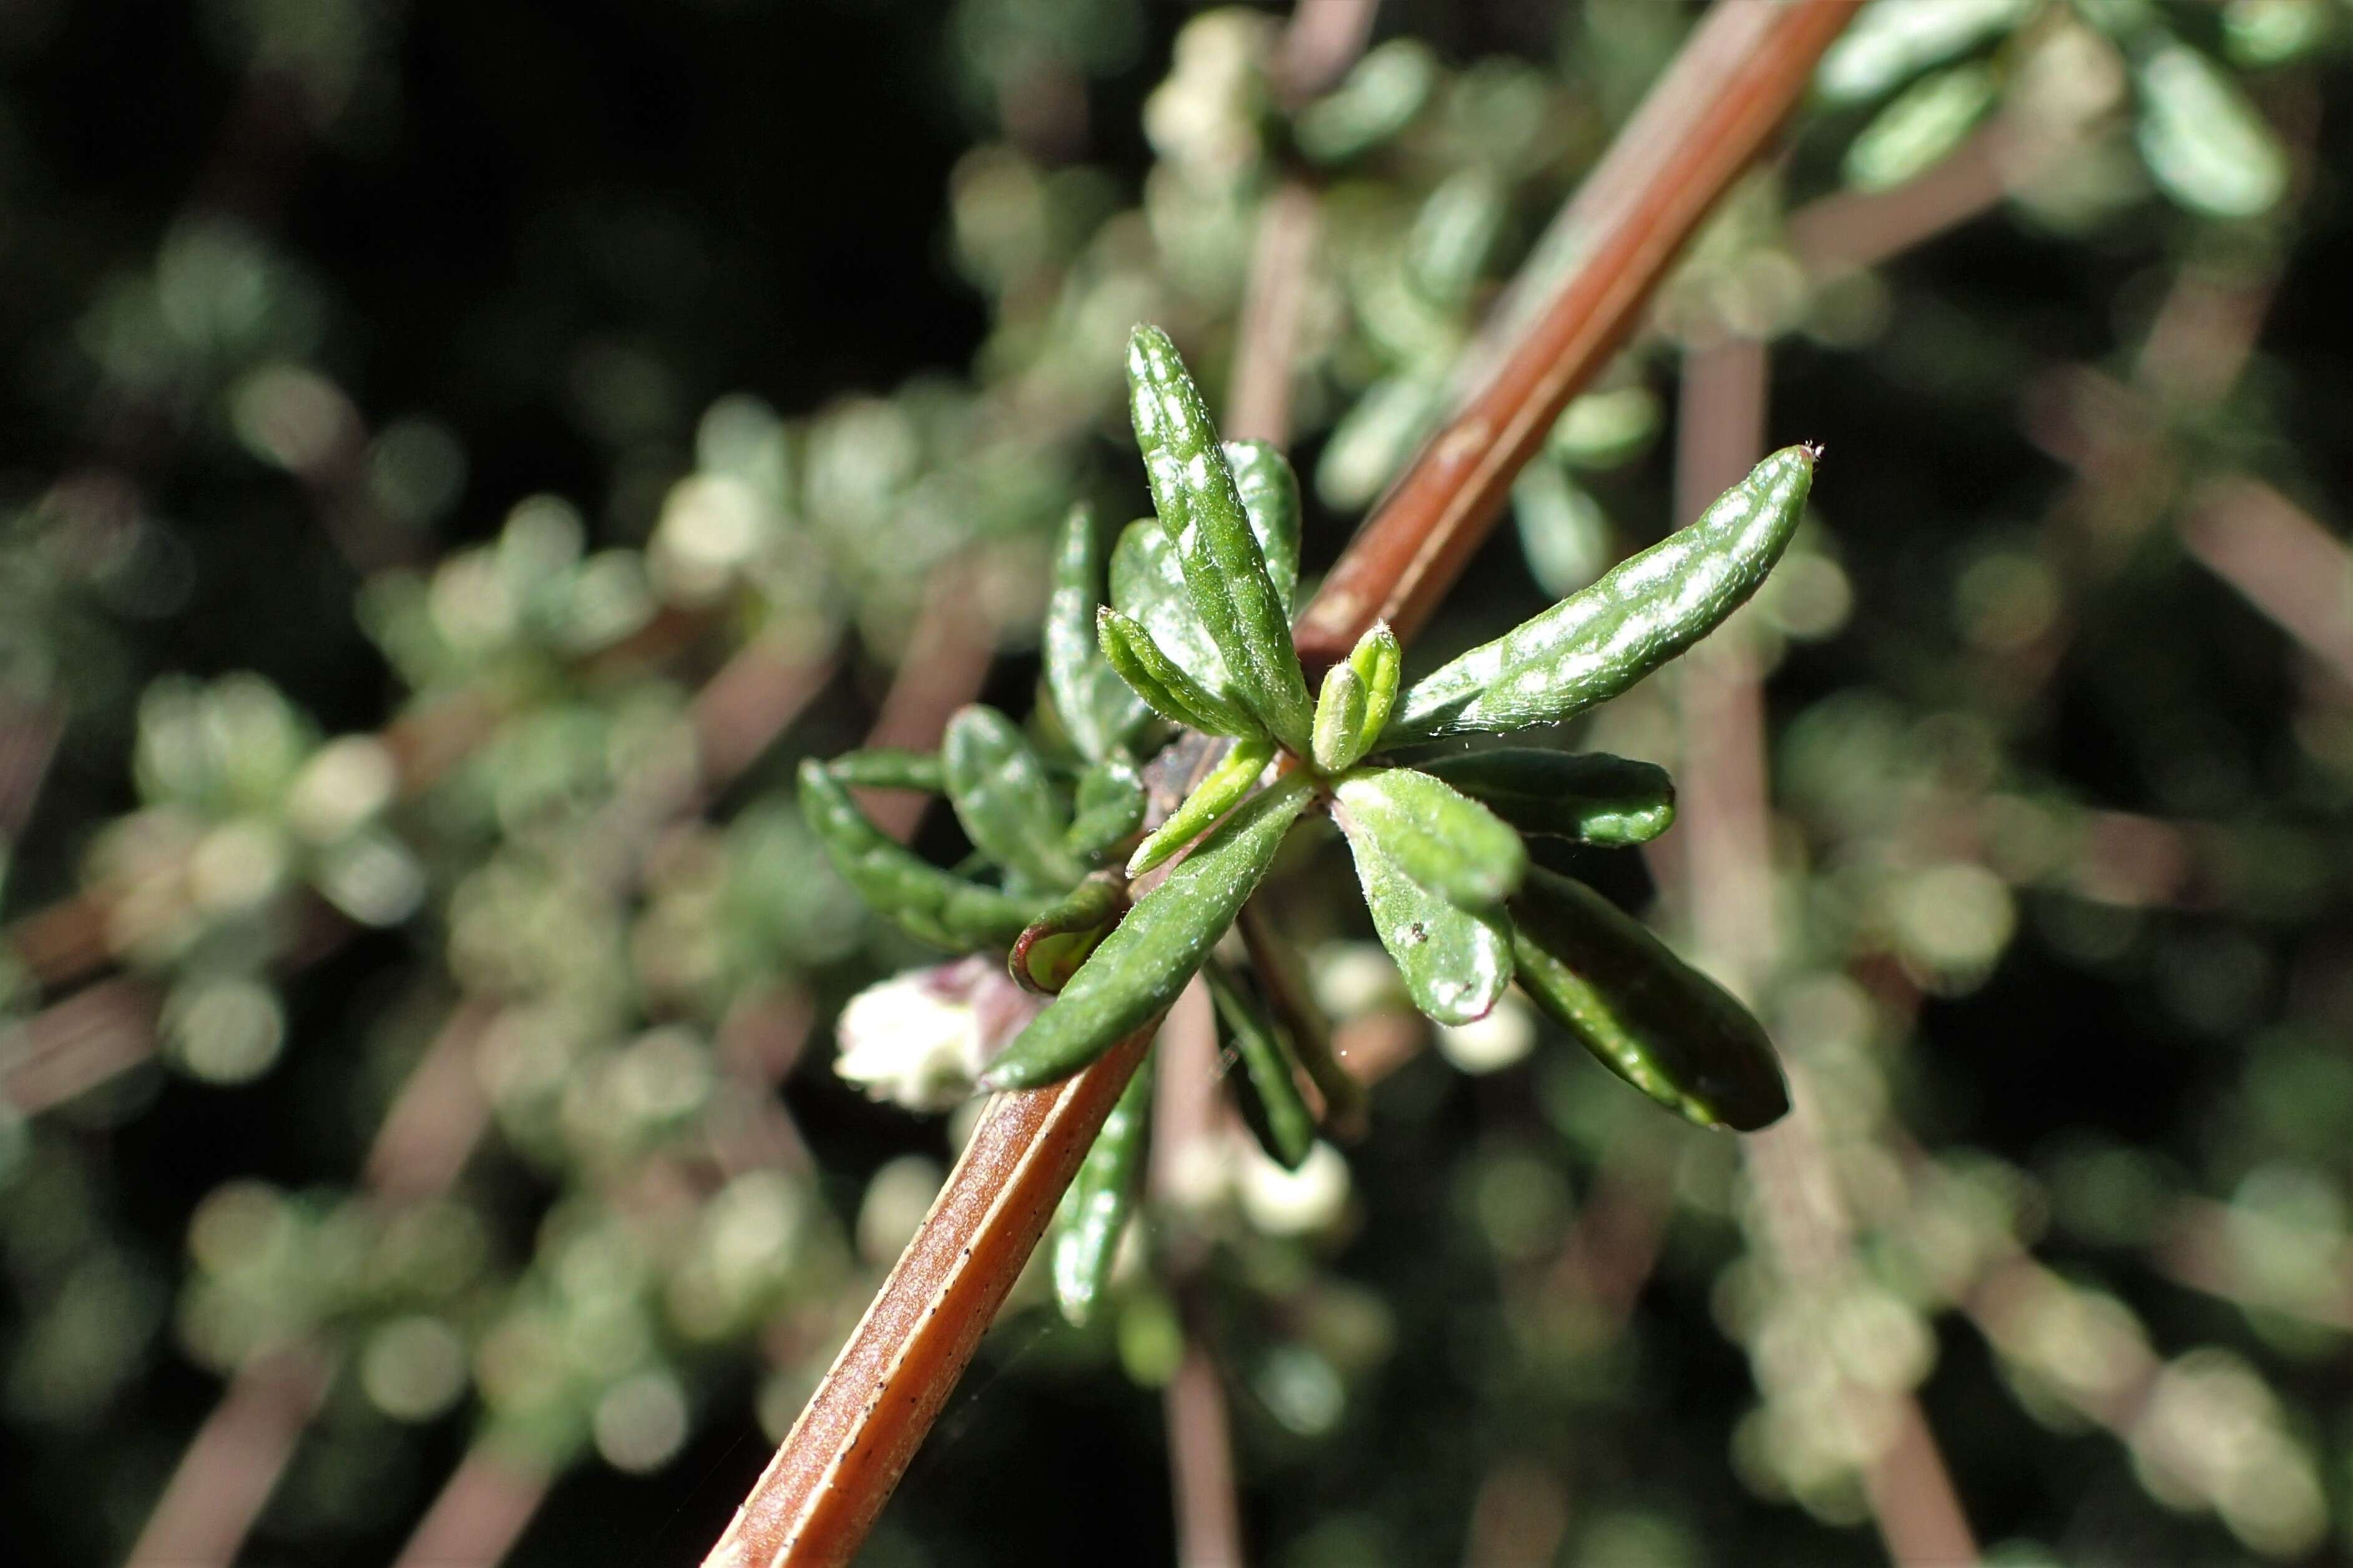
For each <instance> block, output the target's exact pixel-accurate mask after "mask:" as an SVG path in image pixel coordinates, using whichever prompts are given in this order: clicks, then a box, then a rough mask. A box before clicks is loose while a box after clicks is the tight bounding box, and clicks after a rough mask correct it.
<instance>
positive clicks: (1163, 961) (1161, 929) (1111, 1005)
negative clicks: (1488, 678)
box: [981, 773, 1314, 1089]
mask: <svg viewBox="0 0 2353 1568" xmlns="http://www.w3.org/2000/svg"><path fill="white" fill-rule="evenodd" d="M1313 793H1314V781H1313V780H1311V779H1309V778H1308V777H1306V776H1305V775H1303V774H1296V773H1295V774H1293V776H1291V777H1290V778H1287V779H1284V780H1283V781H1282V782H1281V783H1279V784H1275V785H1274V786H1273V787H1271V789H1267V790H1265V791H1263V792H1261V794H1260V795H1258V797H1257V798H1256V799H1254V800H1252V801H1250V804H1248V805H1245V806H1243V807H1242V808H1241V809H1240V811H1237V812H1236V813H1234V814H1233V816H1230V817H1229V818H1228V819H1227V820H1226V821H1225V822H1224V823H1223V824H1221V825H1220V826H1219V828H1218V830H1217V831H1216V832H1215V833H1213V834H1211V835H1210V836H1209V837H1208V840H1207V841H1206V842H1204V843H1203V844H1202V845H1201V847H1199V848H1198V849H1196V850H1194V851H1193V853H1192V854H1190V855H1188V856H1187V857H1186V858H1185V859H1184V861H1183V862H1182V863H1181V864H1179V865H1178V866H1177V868H1176V869H1175V870H1174V871H1171V872H1170V873H1169V874H1168V879H1167V880H1166V881H1165V882H1163V883H1161V884H1160V886H1159V887H1157V888H1155V889H1153V890H1152V891H1151V892H1150V893H1147V894H1146V895H1145V897H1144V898H1143V899H1142V900H1139V901H1138V902H1137V903H1136V906H1135V908H1134V909H1133V910H1129V911H1128V915H1127V918H1126V919H1125V920H1124V921H1120V922H1119V928H1118V929H1117V930H1116V931H1113V932H1112V933H1111V935H1110V936H1108V937H1106V938H1104V939H1103V945H1102V946H1101V947H1098V948H1096V949H1095V952H1094V956H1093V957H1092V958H1090V959H1088V960H1087V962H1086V965H1085V967H1083V968H1082V969H1081V970H1080V971H1079V972H1078V973H1077V974H1076V975H1075V976H1073V977H1072V978H1071V983H1070V984H1068V985H1066V986H1064V987H1063V988H1062V994H1060V995H1059V996H1057V997H1055V998H1054V1000H1053V1001H1052V1002H1051V1003H1050V1004H1048V1005H1047V1007H1046V1010H1045V1011H1044V1012H1042V1013H1040V1014H1039V1015H1038V1016H1037V1017H1035V1018H1033V1019H1031V1020H1030V1022H1029V1027H1028V1028H1026V1029H1024V1030H1022V1032H1021V1034H1020V1035H1019V1036H1018V1037H1017V1038H1016V1039H1015V1040H1014V1042H1013V1044H1012V1045H1010V1046H1009V1047H1007V1048H1006V1051H1005V1054H1004V1055H1003V1056H1000V1057H999V1058H997V1061H996V1062H995V1064H994V1065H992V1066H991V1067H990V1068H989V1069H988V1070H987V1072H986V1073H984V1074H983V1075H982V1076H981V1084H982V1087H984V1088H986V1089H1035V1088H1037V1087H1038V1086H1039V1084H1044V1083H1051V1082H1053V1081H1054V1080H1055V1079H1060V1078H1067V1077H1068V1076H1069V1075H1071V1073H1074V1072H1076V1071H1078V1070H1079V1069H1080V1068H1083V1067H1085V1066H1086V1065H1087V1064H1088V1063H1089V1062H1091V1061H1092V1060H1094V1059H1095V1058H1097V1057H1099V1056H1101V1055H1103V1052H1105V1051H1107V1050H1109V1049H1110V1048H1111V1047H1113V1045H1115V1044H1116V1043H1118V1041H1120V1040H1121V1039H1122V1038H1124V1037H1126V1036H1127V1035H1129V1034H1131V1033H1133V1032H1134V1031H1135V1030H1136V1029H1139V1028H1141V1027H1143V1026H1145V1024H1146V1023H1149V1022H1150V1021H1151V1020H1152V1019H1154V1018H1155V1017H1157V1016H1159V1015H1160V1014H1161V1013H1162V1012H1163V1011H1165V1010H1166V1008H1167V1006H1168V1005H1169V1004H1170V1003H1171V1002H1174V1001H1175V1000H1176V994H1177V993H1178V992H1179V991H1182V990H1183V989H1184V988H1185V983H1186V982H1187V980H1190V979H1191V978H1192V977H1193V973H1194V971H1195V970H1197V969H1198V968H1199V967H1200V966H1201V960H1202V959H1203V958H1204V957H1206V956H1207V955H1208V951H1209V949H1210V948H1211V947H1213V946H1215V945H1216V943H1217V941H1218V939H1219V937H1221V936H1223V935H1224V934H1225V933H1226V928H1227V927H1229V926H1230V925H1232V924H1233V923H1234V917H1235V915H1237V914H1239V913H1240V911H1241V907H1242V903H1243V901H1244V900H1247V899H1248V898H1249V897H1250V893H1251V891H1252V890H1253V889H1256V888H1257V886H1258V884H1259V882H1260V881H1261V879H1263V878H1264V877H1265V876H1266V871H1267V868H1268V867H1270V866H1271V865H1272V864H1274V854H1275V851H1276V850H1277V849H1279V848H1281V847H1282V839H1283V836H1284V835H1285V834H1286V833H1288V832H1290V830H1291V826H1292V824H1293V823H1294V822H1296V821H1298V820H1299V814H1300V813H1301V812H1302V811H1303V810H1304V809H1305V808H1306V805H1307V802H1308V799H1309V797H1310V796H1311V795H1312V794H1313Z"/></svg>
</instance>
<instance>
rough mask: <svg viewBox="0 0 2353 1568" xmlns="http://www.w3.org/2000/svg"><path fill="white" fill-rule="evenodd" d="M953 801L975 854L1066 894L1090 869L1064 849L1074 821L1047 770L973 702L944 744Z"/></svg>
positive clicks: (1007, 725)
mask: <svg viewBox="0 0 2353 1568" xmlns="http://www.w3.org/2000/svg"><path fill="white" fill-rule="evenodd" d="M940 760H941V762H942V763H943V764H944V766H945V768H946V771H947V784H948V801H949V804H951V805H954V806H955V814H956V820H957V821H958V822H960V823H962V824H964V830H965V837H968V838H970V839H971V840H972V842H973V847H975V848H976V849H978V850H980V851H981V852H982V853H983V854H985V855H987V857H988V858H990V859H992V860H994V861H996V862H997V864H998V865H1000V866H1003V867H1005V868H1007V869H1008V870H1011V871H1018V872H1019V873H1021V875H1022V876H1024V877H1026V878H1029V879H1030V880H1031V881H1034V882H1039V883H1042V884H1044V885H1046V886H1048V887H1052V888H1067V887H1069V886H1070V885H1071V883H1073V882H1076V881H1077V880H1078V879H1080V878H1082V877H1083V876H1085V875H1086V874H1087V868H1086V867H1085V865H1084V864H1082V862H1081V861H1080V859H1079V858H1078V857H1077V856H1076V855H1073V854H1072V853H1071V850H1070V848H1069V847H1068V846H1067V845H1065V844H1064V843H1063V842H1062V836H1063V834H1065V833H1066V832H1068V831H1069V829H1070V826H1071V821H1070V816H1069V814H1068V813H1067V812H1065V811H1064V810H1063V809H1062V801H1061V797H1060V795H1058V794H1056V793H1055V790H1054V786H1053V784H1052V782H1051V781H1050V780H1049V779H1048V778H1047V776H1046V766H1045V764H1044V763H1041V762H1039V760H1038V753H1037V752H1035V751H1033V750H1031V749H1030V745H1029V741H1028V739H1027V738H1025V737H1024V736H1023V735H1022V733H1021V731H1019V730H1018V729H1016V728H1015V727H1014V724H1013V721H1011V720H1009V719H1008V718H1007V717H1006V716H1005V715H1004V714H1002V713H999V712H998V711H997V710H996V709H994V708H989V707H985V706H983V705H981V704H979V703H974V704H973V705H972V706H970V707H968V708H964V709H960V710H957V712H956V714H955V717H954V718H951V719H950V720H949V721H948V725H947V732H946V734H945V735H944V737H943V738H942V740H941V743H940Z"/></svg>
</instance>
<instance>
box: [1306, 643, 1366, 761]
mask: <svg viewBox="0 0 2353 1568" xmlns="http://www.w3.org/2000/svg"><path fill="white" fill-rule="evenodd" d="M1368 739H1369V737H1368V736H1366V733H1365V678H1364V677H1363V676H1361V675H1358V674H1357V673H1356V671H1355V670H1354V669H1352V668H1349V667H1348V666H1346V665H1345V664H1335V665H1334V666H1333V667H1332V668H1329V669H1327V670H1325V671H1324V689H1322V690H1321V691H1319V692H1317V693H1316V695H1315V732H1314V737H1313V744H1314V761H1315V767H1316V771H1318V772H1319V773H1345V772H1347V771H1348V769H1349V768H1350V767H1351V766H1353V765H1354V764H1355V763H1356V759H1357V758H1358V757H1361V756H1363V755H1364V754H1365V743H1366V741H1367V740H1368Z"/></svg>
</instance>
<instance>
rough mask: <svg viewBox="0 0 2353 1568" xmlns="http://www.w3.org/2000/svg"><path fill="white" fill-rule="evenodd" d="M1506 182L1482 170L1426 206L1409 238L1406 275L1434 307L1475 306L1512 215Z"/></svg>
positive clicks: (1444, 185) (1446, 185) (1464, 174)
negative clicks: (1476, 292) (1482, 277)
mask: <svg viewBox="0 0 2353 1568" xmlns="http://www.w3.org/2000/svg"><path fill="white" fill-rule="evenodd" d="M1504 195H1505V193H1504V185H1503V182H1502V181H1500V180H1499V179H1497V178H1496V177H1495V174H1494V173H1493V171H1492V170H1489V169H1488V168H1486V167H1485V166H1483V165H1482V164H1479V163H1472V165H1471V166H1470V167H1469V168H1467V169H1464V170H1462V171H1461V173H1459V174H1451V175H1449V176H1448V177H1447V178H1446V179H1445V180H1444V181H1442V182H1440V184H1439V186H1438V188H1437V189H1436V190H1434V191H1432V192H1430V196H1429V198H1428V199H1427V200H1425V201H1424V202H1423V203H1422V204H1421V210H1420V211H1419V213H1417V214H1415V215H1414V220H1413V228H1412V230H1411V231H1410V232H1409V234H1408V235H1407V236H1406V242H1405V275H1406V279H1407V280H1408V281H1409V283H1410V284H1411V285H1412V287H1413V289H1414V291H1415V292H1416V293H1418V294H1419V295H1420V296H1421V297H1422V298H1423V299H1425V300H1429V301H1430V303H1431V304H1433V305H1438V306H1440V307H1442V308H1444V309H1447V310H1456V309H1459V308H1461V306H1463V305H1465V304H1467V303H1469V302H1470V299H1471V296H1472V292H1473V291H1474V290H1476V289H1477V288H1478V287H1479V278H1480V275H1481V274H1482V272H1484V271H1485V270H1486V267H1487V260H1488V258H1489V257H1490V256H1492V255H1493V252H1494V249H1495V241H1496V238H1497V237H1499V236H1500V235H1501V234H1502V232H1503V227H1504V217H1505V216H1507V215H1508V213H1509V212H1510V205H1509V204H1508V203H1507V202H1506V201H1505V199H1504Z"/></svg>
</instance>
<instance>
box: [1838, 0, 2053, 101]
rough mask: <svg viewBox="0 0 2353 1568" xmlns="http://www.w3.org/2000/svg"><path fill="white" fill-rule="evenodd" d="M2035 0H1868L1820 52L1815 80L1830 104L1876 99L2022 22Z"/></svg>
mask: <svg viewBox="0 0 2353 1568" xmlns="http://www.w3.org/2000/svg"><path fill="white" fill-rule="evenodd" d="M2034 5H2035V0H1872V4H1870V5H1865V6H1864V7H1863V8H1862V12H1861V13H1860V14H1859V15H1857V16H1856V17H1855V19H1854V21H1853V22H1852V24H1851V25H1850V26H1848V28H1847V30H1846V32H1845V33H1844V34H1842V35H1841V37H1840V38H1839V40H1838V42H1836V43H1834V44H1832V45H1831V47H1830V50H1829V52H1828V53H1826V54H1824V55H1823V56H1822V63H1821V68H1820V70H1818V71H1817V72H1816V73H1815V78H1814V79H1815V81H1816V83H1817V84H1818V85H1819V86H1820V89H1821V91H1822V96H1823V97H1824V98H1826V99H1829V100H1831V102H1833V103H1860V102H1862V101H1863V100H1866V99H1873V98H1877V97H1878V96H1879V95H1880V94H1881V93H1883V92H1885V91H1887V90H1888V89H1890V88H1893V87H1894V86H1896V85H1897V84H1898V83H1900V82H1902V81H1904V80H1905V79H1906V78H1908V77H1910V76H1912V75H1913V74H1914V73H1915V72H1917V71H1920V70H1923V69H1926V68H1927V67H1929V66H1932V65H1935V64H1936V63H1937V62H1939V61H1941V60H1948V59H1950V58H1953V57H1954V56H1955V55H1957V54H1959V53H1960V52H1961V51H1962V50H1964V49H1968V48H1971V47H1975V46H1976V45H1977V44H1978V42H1979V41H1980V40H1982V39H1985V38H1988V37H1991V36H1993V35H1994V34H1995V33H1997V32H2000V31H2001V30H2002V29H2004V28H2006V27H2010V26H2013V25H2015V24H2016V23H2018V22H2020V21H2022V20H2023V19H2024V18H2025V17H2026V16H2027V14H2028V13H2029V12H2030V11H2031V10H2032V9H2033V8H2034Z"/></svg>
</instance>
